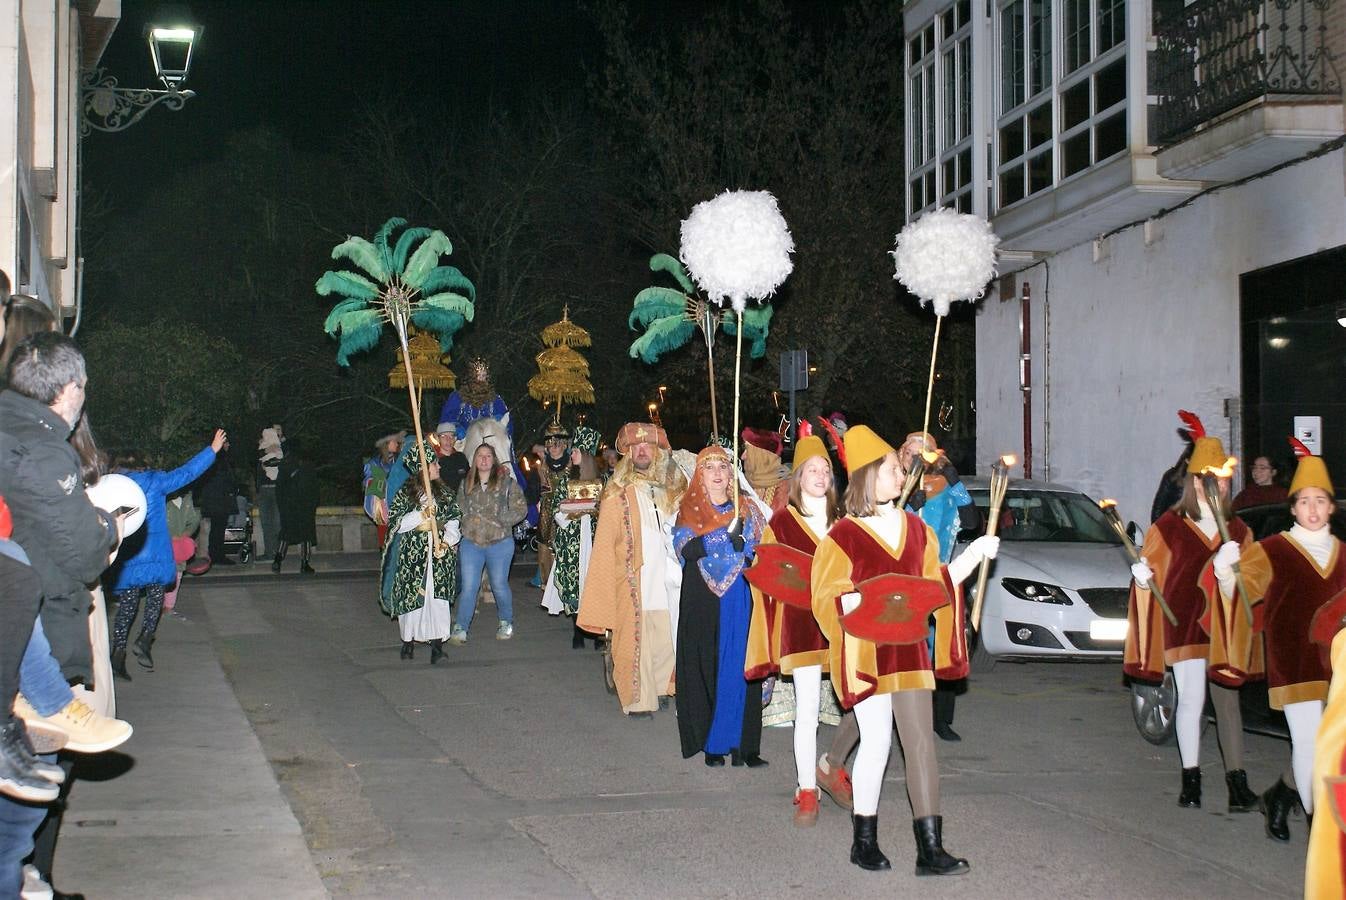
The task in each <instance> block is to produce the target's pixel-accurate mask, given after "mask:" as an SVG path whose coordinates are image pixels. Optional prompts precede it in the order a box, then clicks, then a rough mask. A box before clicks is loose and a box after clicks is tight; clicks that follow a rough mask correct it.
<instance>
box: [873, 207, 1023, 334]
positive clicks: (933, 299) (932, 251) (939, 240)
mask: <svg viewBox="0 0 1346 900" xmlns="http://www.w3.org/2000/svg"><path fill="white" fill-rule="evenodd" d="M999 242H1000V239H999V238H998V237H996V236H995V232H993V231H991V225H990V223H988V222H987V221H986V220H985V219H982V218H980V217H979V216H971V215H967V214H965V213H959V212H955V211H954V210H952V209H936V210H932V211H930V212H928V213H926V214H925V215H923V216H921V217H920V218H919V219H917V220H916V221H915V222H912V223H911V224H910V225H908V226H907V227H906V228H903V229H902V233H901V234H899V235H898V236H897V249H896V250H894V251H892V256H893V259H894V261H895V262H896V264H897V273H896V274H895V275H894V276H893V277H894V278H896V279H897V280H898V281H900V282H902V284H903V285H905V286H906V288H907V290H909V291H911V292H912V293H913V294H915V295H916V296H917V297H919V298H920V300H921V303H922V304H925V303H932V304H934V307H935V315H937V316H947V315H948V314H949V305H950V304H951V303H953V302H954V301H956V300H977V299H979V298H980V297H981V296H982V294H984V293H985V292H986V285H987V284H988V283H989V282H990V280H991V279H992V278H994V277H995V274H996V267H995V263H996V258H995V248H996V244H998V243H999Z"/></svg>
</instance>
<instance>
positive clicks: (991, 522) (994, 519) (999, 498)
mask: <svg viewBox="0 0 1346 900" xmlns="http://www.w3.org/2000/svg"><path fill="white" fill-rule="evenodd" d="M1018 461H1019V460H1018V459H1017V458H1015V457H1014V456H1013V455H1005V456H1002V457H1000V459H998V460H996V461H995V464H994V465H992V466H991V498H990V499H991V508H990V510H989V511H988V513H987V516H986V535H987V536H988V537H995V533H996V531H998V530H999V528H1000V509H1001V507H1002V506H1003V505H1004V503H1005V490H1006V489H1007V488H1008V487H1009V470H1010V467H1011V466H1013V465H1014V464H1015V463H1017V462H1018ZM990 571H991V561H990V560H989V559H983V560H982V561H981V566H980V567H978V569H977V597H976V599H975V600H974V601H973V603H972V630H973V631H976V632H978V633H980V632H981V608H982V603H983V602H984V601H985V599H986V576H987V575H988V574H989V573H990Z"/></svg>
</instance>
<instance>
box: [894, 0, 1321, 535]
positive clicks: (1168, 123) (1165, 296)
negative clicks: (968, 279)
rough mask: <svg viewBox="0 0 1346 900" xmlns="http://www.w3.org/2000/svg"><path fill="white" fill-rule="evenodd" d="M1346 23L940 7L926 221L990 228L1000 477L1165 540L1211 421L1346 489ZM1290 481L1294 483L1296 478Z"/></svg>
mask: <svg viewBox="0 0 1346 900" xmlns="http://www.w3.org/2000/svg"><path fill="white" fill-rule="evenodd" d="M1343 6H1346V4H1344V3H1343V2H1342V0H1196V2H1193V3H1189V4H1186V5H1183V4H1182V3H1180V2H1170V0H1153V2H1150V0H982V2H980V3H973V2H971V0H917V2H912V3H909V4H907V6H906V8H905V10H904V17H905V30H906V54H905V55H906V58H905V60H904V62H905V67H906V68H905V71H906V83H907V136H906V143H907V175H908V177H907V197H906V200H907V209H908V219H913V218H916V217H918V216H919V215H920V214H921V213H922V212H924V211H926V210H929V209H933V208H935V207H939V206H953V207H956V208H957V209H959V210H961V211H964V212H971V213H975V214H977V215H981V216H985V217H987V218H988V219H989V220H990V221H991V224H992V226H993V227H994V229H995V231H996V233H997V234H998V235H999V236H1000V238H1001V242H1002V243H1001V248H1002V251H1003V254H1002V261H1001V266H1000V271H1001V273H1002V277H1001V278H1000V279H999V280H998V282H997V283H996V284H995V285H994V289H993V290H992V291H991V292H990V293H989V294H988V298H987V299H986V300H985V301H984V302H983V304H982V308H981V309H980V311H979V313H978V316H977V395H976V396H977V411H976V414H977V458H978V469H979V471H985V470H986V467H987V466H988V465H989V463H990V461H992V460H993V459H994V458H995V457H996V456H997V455H999V454H1000V453H1003V452H1008V451H1015V452H1018V453H1020V454H1023V455H1026V456H1027V457H1028V460H1029V464H1030V465H1031V476H1032V477H1034V478H1040V479H1050V480H1052V481H1057V482H1063V483H1066V484H1071V485H1073V486H1076V487H1079V488H1081V489H1083V490H1085V491H1087V492H1089V493H1090V494H1091V495H1093V496H1094V497H1096V498H1098V497H1104V496H1111V497H1116V498H1117V499H1118V502H1119V507H1120V509H1121V512H1122V514H1123V516H1124V517H1125V518H1129V519H1133V520H1135V521H1137V522H1138V523H1140V524H1141V525H1145V524H1147V523H1148V521H1149V513H1150V503H1151V499H1152V497H1153V495H1154V492H1155V488H1156V486H1157V483H1158V478H1159V475H1160V473H1161V472H1163V471H1164V470H1165V469H1166V468H1167V467H1168V466H1170V465H1171V464H1172V463H1173V461H1174V460H1175V459H1176V458H1177V456H1178V454H1179V453H1180V451H1181V450H1182V442H1181V440H1180V439H1179V437H1178V435H1177V433H1176V429H1177V426H1178V420H1177V416H1176V412H1177V410H1178V409H1180V408H1182V409H1190V410H1193V411H1195V412H1197V413H1198V414H1199V415H1200V416H1201V418H1202V419H1203V420H1204V422H1205V424H1206V426H1207V429H1208V431H1209V432H1210V433H1212V434H1216V435H1218V436H1220V437H1222V438H1224V439H1225V441H1226V444H1227V445H1228V446H1229V447H1230V450H1231V452H1232V453H1234V454H1236V455H1239V456H1240V457H1247V458H1251V457H1252V456H1254V455H1258V454H1261V453H1264V452H1272V453H1273V454H1274V455H1278V456H1281V457H1283V458H1284V465H1283V466H1282V468H1288V467H1289V466H1290V462H1289V459H1288V447H1287V442H1286V440H1285V438H1286V436H1287V435H1288V434H1290V433H1291V432H1292V431H1294V429H1295V427H1296V421H1297V417H1298V423H1299V425H1300V426H1301V427H1302V428H1305V429H1307V428H1309V427H1310V426H1312V424H1313V421H1314V419H1315V418H1316V419H1317V420H1318V423H1319V426H1320V427H1319V428H1318V432H1319V433H1318V437H1319V439H1320V447H1321V450H1322V452H1323V454H1324V455H1325V456H1326V457H1327V458H1328V462H1329V465H1330V466H1332V467H1333V468H1334V470H1335V471H1337V472H1339V473H1342V477H1343V478H1346V427H1344V426H1346V402H1343V401H1342V400H1341V399H1338V397H1337V395H1338V394H1339V393H1340V389H1339V385H1341V384H1342V383H1343V376H1346V352H1344V351H1346V324H1341V325H1339V324H1338V322H1337V320H1338V318H1341V319H1342V321H1343V323H1346V151H1343V135H1346V127H1343V116H1342V78H1341V74H1342V72H1343V71H1346V13H1344V12H1343ZM1286 474H1287V475H1288V473H1286Z"/></svg>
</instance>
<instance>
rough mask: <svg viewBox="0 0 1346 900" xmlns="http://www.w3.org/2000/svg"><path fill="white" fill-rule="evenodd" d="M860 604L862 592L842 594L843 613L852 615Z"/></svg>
mask: <svg viewBox="0 0 1346 900" xmlns="http://www.w3.org/2000/svg"><path fill="white" fill-rule="evenodd" d="M859 606H860V592H859V591H851V592H850V593H849V594H842V595H841V613H842V615H850V614H851V613H852V612H854V611H855V610H856V608H857V607H859Z"/></svg>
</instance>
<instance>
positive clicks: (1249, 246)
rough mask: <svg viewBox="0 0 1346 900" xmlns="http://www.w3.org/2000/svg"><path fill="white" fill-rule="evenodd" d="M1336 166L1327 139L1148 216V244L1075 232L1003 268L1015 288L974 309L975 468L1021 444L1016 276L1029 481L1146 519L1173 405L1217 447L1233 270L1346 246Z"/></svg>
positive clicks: (1235, 343)
mask: <svg viewBox="0 0 1346 900" xmlns="http://www.w3.org/2000/svg"><path fill="white" fill-rule="evenodd" d="M1344 174H1346V158H1344V157H1343V151H1342V150H1340V149H1338V150H1336V151H1335V152H1333V153H1330V154H1327V155H1325V156H1322V157H1319V158H1317V159H1313V160H1308V161H1305V162H1302V163H1299V164H1296V165H1294V166H1291V167H1289V168H1286V169H1282V170H1281V171H1279V172H1276V173H1274V174H1272V175H1269V176H1266V177H1264V178H1261V179H1258V180H1256V181H1252V182H1249V183H1247V184H1243V185H1239V186H1231V187H1227V188H1224V189H1222V190H1219V191H1216V192H1214V193H1211V194H1207V195H1203V196H1200V197H1198V198H1196V199H1195V200H1194V201H1193V202H1191V203H1190V204H1189V205H1188V206H1186V207H1184V208H1182V209H1179V210H1176V211H1174V212H1172V213H1170V214H1168V215H1167V216H1164V217H1163V218H1160V219H1157V220H1153V221H1152V222H1151V224H1150V226H1149V231H1150V233H1151V236H1152V241H1151V242H1150V243H1149V244H1148V245H1147V242H1146V230H1147V229H1146V227H1145V226H1143V225H1138V226H1135V227H1132V228H1129V229H1127V230H1125V231H1122V232H1119V233H1118V234H1115V235H1113V236H1112V237H1110V238H1108V239H1107V240H1106V241H1105V242H1103V246H1102V253H1101V258H1100V259H1099V260H1098V261H1097V262H1095V260H1094V256H1095V248H1094V244H1093V242H1092V241H1086V242H1085V243H1083V244H1080V245H1078V246H1075V247H1072V248H1071V249H1069V250H1065V251H1062V252H1060V253H1057V254H1054V255H1052V256H1050V257H1047V258H1046V262H1045V265H1044V264H1043V263H1039V264H1038V265H1036V266H1034V267H1032V268H1029V269H1026V270H1024V271H1022V272H1020V273H1019V274H1017V275H1015V276H1014V284H1015V289H1014V290H1015V294H1014V296H1013V297H1011V298H1008V299H1007V300H1006V301H1005V302H1002V301H1001V300H999V299H997V298H996V297H990V298H989V299H987V300H986V301H985V302H984V303H983V305H982V309H981V310H980V312H979V315H978V318H977V470H978V472H979V473H983V474H984V473H985V472H986V471H988V467H989V464H990V462H991V460H993V459H994V458H995V457H996V456H997V455H999V454H1000V453H1002V452H1008V451H1011V450H1012V451H1014V452H1017V453H1022V447H1023V412H1022V399H1021V396H1022V395H1021V394H1020V392H1019V368H1018V351H1019V302H1018V291H1019V286H1020V285H1021V284H1022V283H1023V282H1025V281H1027V282H1028V283H1029V284H1030V285H1031V290H1032V298H1033V299H1032V313H1031V315H1032V321H1031V328H1032V338H1033V349H1032V352H1033V370H1034V371H1033V386H1034V391H1033V445H1034V451H1033V456H1034V473H1033V474H1034V477H1035V478H1039V479H1047V478H1049V479H1050V480H1052V481H1056V482H1060V483H1064V484H1068V485H1072V486H1074V487H1078V488H1080V489H1081V490H1084V491H1086V492H1088V493H1089V494H1090V495H1092V496H1093V497H1094V498H1095V499H1099V498H1102V497H1105V496H1110V497H1115V498H1116V499H1117V501H1118V505H1119V508H1120V512H1121V514H1122V517H1123V519H1134V520H1136V521H1137V522H1139V523H1141V524H1142V525H1144V524H1146V523H1148V521H1149V510H1150V502H1151V500H1152V498H1153V496H1154V491H1155V487H1156V485H1157V483H1158V478H1159V475H1160V473H1161V472H1163V471H1164V470H1165V469H1166V468H1168V467H1169V466H1170V465H1172V463H1173V461H1174V460H1175V459H1176V458H1177V456H1178V454H1179V452H1181V450H1182V443H1181V441H1180V439H1179V438H1178V437H1177V435H1176V433H1175V430H1176V428H1177V427H1178V425H1179V422H1178V419H1177V410H1178V409H1180V408H1182V409H1190V410H1192V411H1194V412H1196V413H1197V414H1198V415H1200V416H1201V418H1202V420H1203V422H1205V424H1206V427H1207V430H1208V431H1209V432H1210V433H1212V434H1215V435H1218V436H1220V437H1222V438H1224V439H1225V441H1226V443H1227V444H1230V438H1231V435H1230V427H1231V423H1230V420H1229V419H1227V418H1226V417H1225V414H1224V412H1225V411H1224V400H1225V398H1237V397H1238V396H1239V391H1240V371H1239V322H1238V309H1239V285H1238V279H1239V276H1240V275H1241V274H1243V273H1246V272H1249V271H1252V270H1255V269H1260V268H1263V267H1265V266H1269V265H1273V264H1275V263H1279V262H1284V261H1286V260H1291V259H1295V258H1298V257H1301V256H1306V255H1309V254H1312V253H1316V252H1318V251H1321V250H1326V249H1330V248H1333V247H1338V246H1341V245H1343V244H1346V179H1344V178H1343V176H1344ZM1002 268H1007V267H1004V266H1002ZM1048 271H1049V272H1050V275H1048ZM1048 277H1050V286H1048V283H1047V282H1048ZM1232 446H1234V447H1236V446H1237V441H1234V442H1232Z"/></svg>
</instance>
